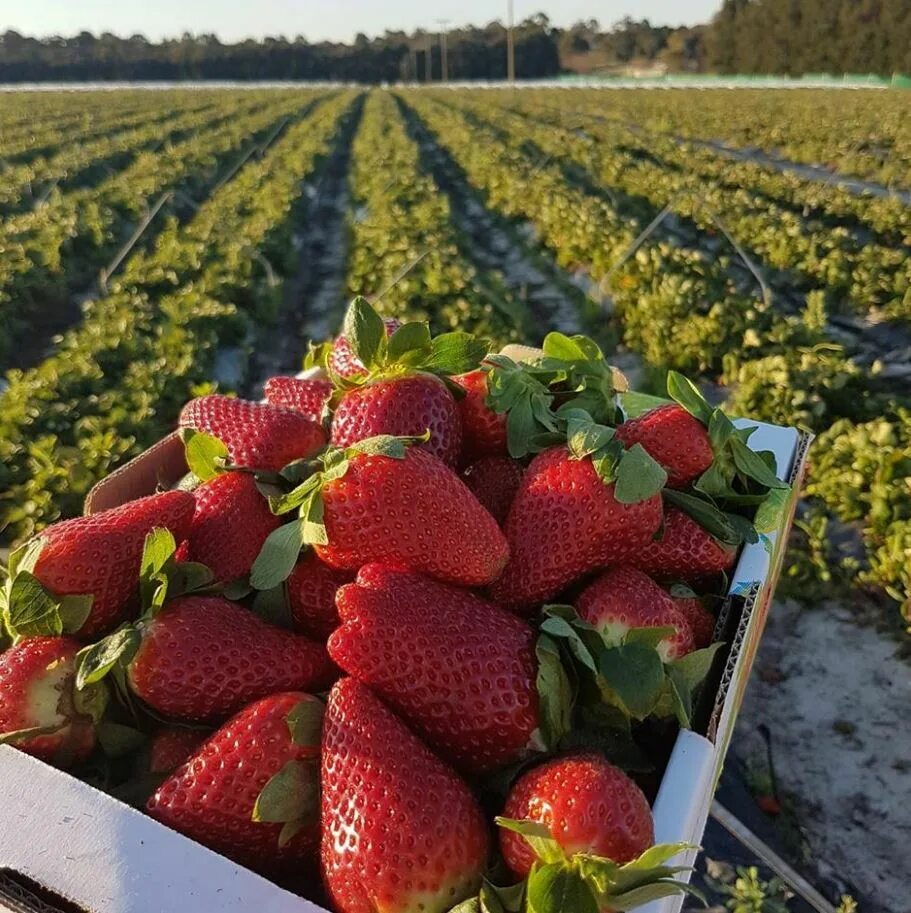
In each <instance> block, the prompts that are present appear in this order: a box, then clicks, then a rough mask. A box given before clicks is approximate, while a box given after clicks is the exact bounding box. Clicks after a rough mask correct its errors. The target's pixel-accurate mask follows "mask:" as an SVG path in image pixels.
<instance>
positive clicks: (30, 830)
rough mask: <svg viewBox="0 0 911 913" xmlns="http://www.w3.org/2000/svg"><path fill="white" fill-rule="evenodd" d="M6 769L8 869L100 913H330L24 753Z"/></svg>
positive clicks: (0, 864) (11, 752)
mask: <svg viewBox="0 0 911 913" xmlns="http://www.w3.org/2000/svg"><path fill="white" fill-rule="evenodd" d="M0 766H2V769H3V776H2V778H0V808H2V810H3V814H2V817H3V822H4V827H2V828H0V868H6V869H11V870H13V871H15V872H18V873H19V874H22V875H26V876H28V877H29V878H30V879H32V881H34V882H37V883H38V884H39V885H41V886H43V887H46V888H49V889H51V890H53V891H54V892H55V893H57V894H59V895H60V896H62V897H64V898H66V899H68V900H70V901H72V902H74V903H76V904H77V905H78V906H80V907H84V908H85V909H86V910H91V911H92V913H187V911H188V910H195V911H199V913H203V911H205V913H216V911H217V913H250V911H252V910H255V911H256V913H321V908H320V907H318V906H316V905H315V904H312V903H310V902H309V901H306V900H303V899H302V898H300V897H297V896H296V895H294V894H291V893H289V892H288V891H285V890H283V889H282V888H279V887H277V886H276V885H274V884H272V882H270V881H267V880H266V879H265V878H262V877H260V876H259V875H256V874H254V873H253V872H249V871H247V870H246V869H244V868H241V867H240V866H238V865H235V864H234V863H233V862H230V861H229V860H227V859H225V858H224V857H223V856H219V855H218V854H217V853H213V852H212V851H211V850H207V849H206V848H205V847H203V846H200V845H199V844H198V843H194V842H193V841H192V840H189V839H187V838H186V837H183V836H182V835H181V834H178V833H177V832H176V831H172V830H170V829H169V828H167V827H164V825H161V824H159V823H158V822H157V821H153V820H152V819H151V818H149V817H147V816H146V815H143V814H141V813H140V812H138V811H136V810H135V809H132V808H130V807H129V806H127V805H124V804H123V803H122V802H118V801H117V800H116V799H113V798H111V797H110V796H107V795H105V794H104V793H102V792H99V791H98V790H96V789H93V788H92V787H91V786H88V785H87V784H85V783H83V782H81V781H80V780H77V779H76V778H75V777H71V776H69V774H64V773H61V772H60V771H57V770H55V769H54V768H52V767H49V766H48V765H46V764H43V763H42V762H41V761H37V760H36V759H34V758H32V757H30V756H29V755H26V754H23V753H22V752H21V751H17V750H16V749H15V748H12V747H10V746H0Z"/></svg>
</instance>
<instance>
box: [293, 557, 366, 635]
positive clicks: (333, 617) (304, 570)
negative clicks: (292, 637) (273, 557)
mask: <svg viewBox="0 0 911 913" xmlns="http://www.w3.org/2000/svg"><path fill="white" fill-rule="evenodd" d="M353 579H354V575H353V574H351V573H350V572H349V571H337V570H336V569H335V568H331V567H329V565H328V564H323V562H322V561H320V560H319V558H317V557H316V555H315V554H314V553H313V552H308V553H307V554H306V555H304V557H303V558H301V560H300V561H298V563H297V565H295V568H294V570H293V571H292V572H291V576H290V577H289V578H288V604H289V606H290V608H291V620H292V622H293V623H294V628H295V630H297V631H300V632H301V633H303V634H306V635H307V636H308V637H312V638H314V639H315V640H325V639H326V638H327V637H328V636H329V635H330V634H331V633H332V632H333V631H334V630H335V629H336V628H337V627H338V624H339V620H338V611H337V610H336V608H335V594H336V591H337V590H338V588H339V587H340V586H342V585H343V584H346V583H350V582H351V581H352V580H353Z"/></svg>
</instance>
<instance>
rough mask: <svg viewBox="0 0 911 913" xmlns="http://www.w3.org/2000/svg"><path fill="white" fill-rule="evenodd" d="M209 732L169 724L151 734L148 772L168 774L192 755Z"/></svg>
mask: <svg viewBox="0 0 911 913" xmlns="http://www.w3.org/2000/svg"><path fill="white" fill-rule="evenodd" d="M209 735H210V733H208V732H203V731H202V730H200V729H185V728H184V727H182V726H169V727H167V728H165V729H159V730H158V732H156V733H155V735H153V736H152V742H151V745H150V746H149V767H148V769H149V773H153V774H169V773H171V772H172V771H174V770H177V768H178V767H180V765H181V764H184V763H186V761H187V760H189V758H190V757H191V756H192V755H194V754H195V753H196V752H197V750H198V749H199V746H200V745H202V743H203V742H205V740H206V739H207V738H208V737H209Z"/></svg>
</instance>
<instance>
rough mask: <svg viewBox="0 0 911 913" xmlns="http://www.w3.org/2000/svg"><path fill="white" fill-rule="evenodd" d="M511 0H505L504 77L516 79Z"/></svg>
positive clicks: (511, 79)
mask: <svg viewBox="0 0 911 913" xmlns="http://www.w3.org/2000/svg"><path fill="white" fill-rule="evenodd" d="M512 7H513V0H506V79H507V80H508V81H509V82H515V81H516V45H515V41H514V39H513V34H512V28H513V19H514V16H513V8H512Z"/></svg>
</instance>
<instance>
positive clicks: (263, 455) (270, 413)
mask: <svg viewBox="0 0 911 913" xmlns="http://www.w3.org/2000/svg"><path fill="white" fill-rule="evenodd" d="M179 426H180V427H181V428H191V429H193V430H195V431H201V432H203V433H205V434H209V435H212V436H213V437H216V438H218V439H219V440H220V441H221V442H222V443H223V444H224V445H225V446H226V447H227V449H228V454H229V457H230V460H231V462H232V463H233V464H234V465H235V466H243V467H246V468H249V469H264V470H279V469H281V468H282V467H283V466H286V465H287V464H288V463H291V462H292V461H294V460H297V459H301V458H303V457H308V456H312V455H313V454H314V453H316V451H317V450H319V449H320V448H321V447H323V446H324V445H325V443H326V435H325V432H324V431H323V429H322V427H321V426H320V425H319V424H318V423H317V422H315V421H313V420H312V419H309V418H307V417H306V416H304V415H301V414H300V413H299V412H293V411H292V410H291V409H282V408H279V407H278V406H270V405H269V404H268V403H253V402H249V401H248V400H243V399H235V398H233V397H230V396H222V395H220V394H218V393H211V394H209V395H208V396H200V397H197V398H196V399H193V400H190V402H188V403H187V404H186V406H184V407H183V410H182V411H181V413H180V419H179Z"/></svg>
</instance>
